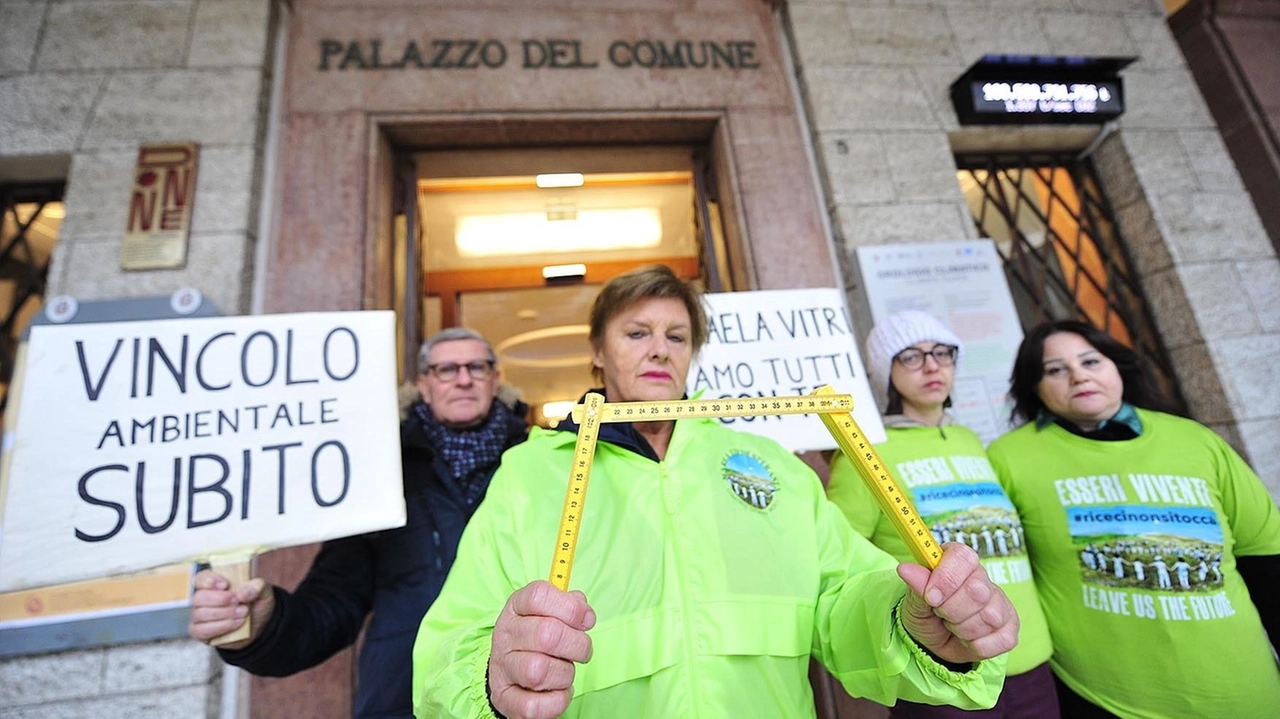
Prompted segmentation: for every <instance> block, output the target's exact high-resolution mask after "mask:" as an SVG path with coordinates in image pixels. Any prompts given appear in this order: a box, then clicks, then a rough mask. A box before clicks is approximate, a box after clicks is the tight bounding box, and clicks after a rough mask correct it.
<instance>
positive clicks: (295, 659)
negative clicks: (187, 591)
mask: <svg viewBox="0 0 1280 719" xmlns="http://www.w3.org/2000/svg"><path fill="white" fill-rule="evenodd" d="M495 401H497V400H495ZM524 409H525V408H524V407H523V406H520V407H517V408H516V410H515V411H514V412H513V413H512V414H513V416H512V418H511V421H510V422H509V423H508V427H507V442H506V447H507V448H510V447H512V446H514V445H516V444H519V443H520V442H522V441H524V438H525V432H526V428H525V425H524V421H523V419H522V417H523V410H524ZM400 443H401V458H402V462H403V469H404V494H405V515H406V523H405V526H404V527H400V528H398V529H392V530H387V531H384V532H374V533H371V534H363V535H359V536H355V537H347V538H345V539H337V540H333V541H329V542H325V543H324V545H323V547H321V549H320V553H319V554H317V555H316V559H315V562H314V563H313V564H312V565H311V570H310V571H309V572H307V576H306V577H305V578H304V579H303V580H302V583H301V584H299V585H298V588H297V590H296V591H294V592H293V593H289V592H286V591H285V590H283V589H281V588H280V587H275V588H274V591H275V600H276V607H275V612H274V613H273V614H272V615H271V619H270V620H269V621H268V622H267V625H266V626H265V627H263V630H262V632H261V633H260V634H259V636H258V638H257V639H255V640H254V642H253V644H251V645H249V646H248V647H245V648H244V649H239V650H233V651H221V652H220V654H221V655H222V658H223V660H224V661H226V662H227V663H228V664H232V665H235V666H238V667H240V668H242V669H244V670H246V671H248V672H250V673H252V674H257V675H260V676H270V677H281V676H288V675H290V674H293V673H295V672H299V671H302V670H303V669H309V668H311V667H313V666H315V665H317V664H319V663H321V662H323V661H324V660H326V659H328V658H329V657H331V656H333V655H334V654H336V653H337V652H339V651H341V650H342V649H344V648H346V647H348V646H350V645H351V644H352V643H353V642H355V640H356V638H357V637H358V636H359V634H360V629H361V627H363V626H364V620H365V616H366V615H368V614H369V612H373V618H372V619H371V620H370V621H369V628H368V632H367V633H366V635H365V640H364V645H363V647H362V648H361V650H360V658H359V679H358V680H357V689H356V697H355V713H354V716H355V717H357V718H359V719H386V718H389V717H396V718H397V719H398V718H400V717H403V718H405V719H412V717H413V698H412V683H413V642H414V639H415V638H416V637H417V635H418V625H419V624H420V623H421V621H422V615H423V614H426V612H427V609H428V608H429V607H430V606H431V603H432V602H434V601H435V600H436V597H437V596H438V595H439V594H440V587H441V586H442V585H443V584H444V579H445V576H446V575H447V574H448V573H449V567H451V566H452V565H453V559H454V557H455V556H456V555H457V552H458V540H459V539H460V538H461V537H462V530H463V528H464V527H466V524H467V521H468V520H470V519H471V515H472V513H473V512H475V510H476V506H477V505H478V504H479V500H476V501H475V503H473V504H471V505H468V504H467V503H466V501H465V500H464V499H463V492H462V489H461V488H460V487H459V486H458V485H457V483H456V482H455V481H454V480H453V478H452V476H451V475H450V473H449V468H448V465H447V464H446V463H445V462H444V461H443V459H441V458H440V457H438V456H437V453H436V452H435V450H434V449H432V447H431V446H430V445H429V444H428V440H427V436H426V434H425V432H424V430H423V427H422V422H421V420H420V419H418V416H417V413H416V412H414V411H410V412H409V419H408V420H407V421H406V422H405V423H404V425H403V426H402V427H401V434H400ZM497 468H498V465H497V463H496V462H495V463H494V465H493V466H492V467H489V468H488V470H487V472H486V473H485V475H484V480H483V481H484V482H485V487H486V489H487V488H488V482H489V480H491V479H492V478H493V473H494V472H495V471H496V470H497Z"/></svg>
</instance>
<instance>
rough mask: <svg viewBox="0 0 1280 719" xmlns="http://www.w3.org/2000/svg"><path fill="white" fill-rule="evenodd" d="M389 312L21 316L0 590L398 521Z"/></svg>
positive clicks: (0, 539)
mask: <svg viewBox="0 0 1280 719" xmlns="http://www.w3.org/2000/svg"><path fill="white" fill-rule="evenodd" d="M394 323H395V315H394V313H392V312H385V311H383V312H327V313H308V314H292V315H259V316H247V317H213V318H203V319H173V320H156V321H148V322H114V323H98V324H72V325H61V326H57V325H45V326H39V327H33V328H32V331H31V339H30V341H29V345H28V349H27V365H26V367H27V368H26V376H25V379H24V382H23V388H22V397H21V404H20V406H19V416H18V420H17V427H16V430H15V438H14V443H13V446H12V448H11V450H10V451H11V452H12V462H11V464H10V467H9V471H8V474H7V476H6V484H7V491H5V493H4V495H3V524H0V531H2V534H0V591H8V590H15V589H25V588H29V587H37V586H44V585H49V584H55V583H61V582H70V581H76V580H81V579H89V578H95V577H105V576H113V575H118V574H122V573H126V572H133V571H138V570H143V569H148V568H151V567H157V566H161V565H164V564H170V563H175V562H187V561H199V560H205V559H209V558H212V557H227V556H240V557H247V556H248V555H250V554H253V553H257V552H260V551H264V550H267V549H271V548H275V547H283V546H290V545H294V544H304V543H309V542H315V541H320V540H324V539H330V538H333V537H341V536H347V535H352V534H359V533H363V532H369V531H374V530H378V529H386V528H389V527H396V526H402V525H403V524H404V521H405V518H404V494H403V490H402V486H401V481H402V480H401V473H400V443H399V436H400V435H399V412H398V406H397V400H396V368H395V335H394Z"/></svg>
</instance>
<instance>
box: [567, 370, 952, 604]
mask: <svg viewBox="0 0 1280 719" xmlns="http://www.w3.org/2000/svg"><path fill="white" fill-rule="evenodd" d="M852 411H853V397H852V396H850V395H847V394H837V393H836V392H835V391H834V390H832V389H831V388H830V387H821V388H819V389H817V390H815V391H814V392H813V393H812V394H809V395H804V396H796V397H758V398H748V397H743V398H738V399H702V400H670V401H664V402H609V403H606V402H605V401H604V397H603V396H601V395H599V394H596V393H594V392H591V393H588V394H587V396H586V398H585V400H584V401H583V403H582V404H580V405H577V406H575V407H574V408H573V421H574V422H577V423H578V441H577V444H576V445H575V446H574V450H573V465H572V467H571V468H570V471H569V487H568V489H567V490H566V492H565V497H564V510H563V512H562V513H561V515H560V531H559V533H558V534H557V538H556V549H555V553H554V555H553V556H552V559H551V583H552V584H554V585H555V586H556V587H558V588H559V589H561V590H562V591H568V589H569V574H570V572H571V571H572V570H573V554H574V550H575V549H576V548H577V546H578V528H579V526H580V525H581V523H582V511H583V508H584V507H585V505H586V500H587V483H588V481H589V480H590V478H591V465H592V461H593V459H594V456H595V448H596V441H597V439H598V438H599V435H600V425H601V424H603V423H606V422H661V421H671V420H676V419H689V418H698V417H751V416H758V415H782V414H817V415H819V416H820V417H821V418H822V421H823V424H825V425H826V427H827V430H828V431H830V432H831V434H832V436H833V437H835V439H836V442H837V444H839V445H840V448H841V449H842V450H844V452H845V454H847V455H848V456H849V458H850V459H851V460H853V464H854V466H855V467H857V468H858V474H859V475H860V476H861V477H862V479H863V481H865V482H866V483H867V486H868V487H870V488H871V490H872V493H873V494H875V496H876V498H877V501H879V503H880V507H881V509H883V510H884V511H885V513H886V514H888V516H889V518H890V519H891V520H892V521H893V524H894V527H895V528H897V530H898V533H899V534H900V535H901V536H902V538H903V540H905V541H906V543H907V546H908V547H910V548H911V552H912V555H913V556H914V557H915V558H916V559H917V560H918V561H919V562H920V563H921V564H923V565H925V566H927V567H929V568H930V569H933V568H934V567H936V566H937V565H938V560H939V559H941V557H942V551H941V550H940V549H939V548H938V546H937V544H936V543H935V542H934V541H933V535H932V534H930V533H929V529H928V527H926V526H925V523H924V520H922V519H921V518H920V515H919V514H917V513H916V510H915V507H914V506H912V504H911V500H910V499H909V498H908V497H907V496H906V495H904V494H902V491H901V490H900V489H898V486H897V484H896V483H895V482H894V480H893V478H892V477H891V476H890V475H889V473H888V470H887V469H886V468H885V467H884V463H883V462H881V461H880V457H879V456H878V455H877V454H876V453H875V450H874V449H872V447H871V443H870V442H868V441H866V438H865V436H864V435H863V434H862V430H861V429H860V428H859V427H858V424H857V423H856V422H854V420H853V416H852V414H851V412H852Z"/></svg>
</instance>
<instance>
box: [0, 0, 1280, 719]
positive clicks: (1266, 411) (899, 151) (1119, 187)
mask: <svg viewBox="0 0 1280 719" xmlns="http://www.w3.org/2000/svg"><path fill="white" fill-rule="evenodd" d="M662 38H679V39H690V41H691V43H694V44H691V45H690V51H693V50H694V49H695V47H696V42H699V41H702V40H704V39H705V40H706V41H709V42H715V43H719V45H718V47H720V49H721V51H722V52H723V53H724V54H723V55H721V56H720V57H721V62H722V64H723V65H724V67H722V68H719V69H713V68H701V69H698V70H696V71H695V70H693V69H689V68H686V69H683V70H679V71H677V70H675V69H671V68H669V67H668V68H663V67H661V63H662V61H661V59H660V57H659V55H657V54H655V55H653V56H649V55H646V54H645V53H647V52H650V51H651V50H652V51H653V52H655V53H656V52H660V50H653V47H656V46H650V50H644V49H643V48H642V47H641V45H639V43H640V42H642V41H644V40H646V39H649V40H655V41H656V39H662ZM445 39H467V40H475V41H477V42H476V45H475V47H474V48H473V52H475V53H476V54H475V56H474V58H472V59H471V60H464V59H463V58H462V57H461V56H456V57H453V58H452V60H450V59H441V60H439V62H438V63H437V62H436V59H433V58H432V57H426V56H421V55H419V57H417V58H414V57H413V56H412V54H411V53H410V51H409V49H408V43H409V42H410V41H411V40H416V41H417V42H419V43H421V46H420V47H419V52H425V51H424V50H422V49H421V48H423V47H426V46H427V45H428V44H429V42H430V41H432V40H445ZM530 39H537V40H538V41H540V42H542V43H543V45H542V48H543V50H541V51H540V52H544V53H545V52H547V51H548V50H549V49H550V48H551V47H552V46H551V45H550V44H549V41H550V40H564V41H566V42H573V41H576V42H577V43H578V44H577V45H572V44H565V45H560V46H556V47H559V48H560V54H558V55H557V57H558V58H559V60H558V61H557V62H559V63H560V66H558V67H557V66H556V62H553V61H552V60H551V59H550V56H542V57H541V59H539V58H538V57H532V56H530V55H528V54H527V53H530V52H539V51H537V50H536V49H531V48H533V46H529V45H524V44H523V42H524V41H528V40H530ZM371 40H376V41H377V42H378V43H379V44H378V45H377V47H376V48H375V47H374V45H373V44H371V42H370V41H371ZM486 41H493V42H495V43H497V45H489V47H490V48H495V47H497V46H498V45H500V46H501V47H502V49H503V53H504V55H503V61H502V62H501V63H499V62H498V58H499V56H498V54H497V52H498V51H497V50H496V49H491V50H490V53H491V54H490V55H488V56H486V55H484V54H483V48H484V47H485V44H484V43H485V42H486ZM620 41H625V43H626V44H625V45H624V46H623V47H622V49H619V50H616V51H615V50H613V48H614V44H615V43H616V42H620ZM730 43H737V44H736V45H733V46H732V47H730V45H729V44H730ZM435 47H436V48H437V49H438V48H439V47H440V46H439V45H436V46H435ZM454 48H455V49H456V50H458V51H459V52H460V51H461V50H462V49H463V46H461V45H456V46H454ZM668 50H670V47H668ZM611 52H614V53H615V54H612V55H611V54H610V53H611ZM713 52H714V51H713ZM735 52H736V53H737V55H733V53H735ZM992 53H1003V54H1019V55H1064V56H1071V55H1089V56H1127V57H1136V58H1137V60H1136V61H1135V62H1133V63H1132V64H1131V65H1129V66H1128V68H1127V69H1125V71H1124V73H1123V77H1124V81H1125V86H1126V91H1127V103H1126V104H1127V108H1126V111H1125V113H1124V115H1123V116H1122V117H1121V118H1119V120H1117V121H1115V122H1113V123H1110V124H1108V125H1107V126H1106V127H1097V126H1095V127H1091V128H1071V129H1063V128H1053V127H1018V128H1013V129H1010V128H1001V129H993V128H990V127H973V126H961V125H960V124H959V122H958V120H957V118H956V114H955V112H954V110H953V109H952V106H951V102H950V99H949V94H948V93H949V87H950V84H951V83H952V82H953V81H954V80H955V79H956V77H958V76H959V75H960V74H961V73H962V72H963V71H964V70H965V69H966V68H967V67H969V66H970V65H971V64H972V63H973V62H974V61H975V60H977V59H978V58H980V57H982V56H983V55H987V54H992ZM553 54H554V53H553ZM650 60H652V61H650ZM397 63H398V67H391V65H395V64H397ZM450 63H452V64H453V65H455V66H456V67H451V68H450V67H445V66H444V65H448V64H450ZM468 63H471V64H473V65H474V67H462V66H465V65H467V64H468ZM591 63H595V64H594V65H592V64H591ZM433 65H434V66H433ZM160 141H194V142H198V143H200V145H201V155H200V165H199V181H198V184H197V187H196V208H195V214H194V217H193V224H192V228H191V229H192V231H191V236H190V242H189V248H190V249H189V253H190V254H189V259H188V262H187V263H186V266H185V267H184V268H182V269H176V270H162V271H142V272H138V271H132V272H127V271H124V270H121V269H120V268H119V261H118V256H119V246H120V242H121V236H122V231H123V228H124V225H125V215H126V211H127V197H128V192H129V188H130V186H131V181H132V178H131V173H132V168H133V163H134V161H135V159H136V156H137V150H138V146H139V145H141V144H143V143H150V142H160ZM673 142H674V143H681V144H685V145H691V146H696V147H699V148H702V149H703V150H704V151H705V153H706V156H707V157H708V158H709V159H708V164H709V167H710V169H711V177H712V182H713V183H714V184H715V185H716V186H715V188H714V190H715V194H716V195H717V197H718V198H719V200H720V208H721V216H722V217H723V218H724V220H723V222H724V234H725V238H726V239H725V241H726V243H727V246H729V247H731V248H733V252H732V258H731V261H728V262H726V263H725V268H724V269H725V272H726V274H727V275H728V277H729V279H730V280H731V282H729V283H728V284H729V285H730V286H733V287H734V288H737V289H775V288H788V287H818V286H830V285H833V284H840V285H843V286H844V287H846V288H847V289H848V290H849V293H850V294H849V296H850V301H851V304H854V305H856V304H857V303H859V302H861V299H860V297H859V295H858V292H857V290H858V288H857V284H858V279H857V272H856V269H855V267H854V263H853V258H854V254H855V252H856V250H857V248H858V247H860V246H865V245H871V244H887V243H899V242H901V243H910V242H918V241H932V240H943V239H963V238H976V237H977V236H978V233H977V230H976V229H975V224H974V220H973V216H972V214H971V210H970V207H969V205H968V204H967V203H966V200H965V197H964V196H963V194H962V191H961V187H960V185H959V184H958V182H957V166H956V155H957V153H961V152H996V151H1006V150H1007V151H1030V150H1037V149H1044V148H1053V149H1055V150H1057V151H1067V152H1073V153H1077V154H1082V155H1086V156H1087V157H1088V158H1089V159H1090V161H1091V162H1092V163H1093V164H1094V166H1095V167H1096V169H1097V172H1098V176H1099V178H1100V179H1101V181H1102V184H1103V186H1104V190H1105V193H1106V195H1107V198H1108V199H1109V201H1110V204H1111V206H1112V207H1113V209H1114V211H1115V216H1116V220H1117V223H1118V225H1119V227H1120V229H1121V231H1122V234H1123V236H1124V238H1125V241H1126V242H1127V249H1128V253H1129V257H1130V259H1131V260H1132V265H1133V271H1134V274H1135V276H1136V278H1137V281H1138V283H1139V285H1140V286H1141V288H1142V290H1143V293H1144V294H1145V298H1146V302H1147V306H1148V308H1149V310H1150V313H1151V316H1152V318H1153V320H1154V323H1155V326H1156V329H1157V331H1158V333H1159V335H1160V337H1161V340H1162V343H1163V347H1164V349H1165V350H1167V352H1168V354H1169V357H1170V360H1171V363H1172V366H1173V370H1174V374H1175V376H1176V379H1177V381H1178V384H1179V386H1180V388H1181V392H1182V395H1183V397H1184V398H1185V401H1186V404H1187V407H1188V408H1189V410H1190V412H1191V413H1192V415H1193V416H1194V417H1195V418H1196V419H1198V420H1200V421H1202V422H1204V423H1206V424H1209V425H1210V426H1212V427H1213V428H1214V429H1216V430H1217V431H1219V432H1220V433H1222V434H1223V435H1224V436H1225V437H1227V438H1228V439H1229V441H1231V442H1232V444H1233V445H1235V446H1236V447H1238V448H1239V449H1240V450H1242V451H1243V452H1244V453H1245V454H1246V455H1247V456H1248V457H1249V459H1250V460H1251V461H1252V463H1253V465H1254V466H1255V467H1256V468H1257V470H1258V472H1259V474H1260V475H1261V476H1262V477H1263V479H1264V481H1265V482H1266V483H1267V485H1268V486H1269V487H1270V489H1271V491H1272V493H1273V495H1275V496H1280V376H1277V373H1280V369H1277V367H1276V364H1275V363H1274V362H1272V361H1271V359H1272V358H1273V357H1274V356H1276V355H1277V354H1280V262H1278V261H1277V257H1276V249H1275V245H1273V242H1272V240H1271V239H1270V238H1269V237H1268V234H1267V231H1266V229H1265V227H1264V225H1263V222H1262V220H1261V219H1260V216H1259V213H1258V212H1257V211H1256V209H1255V207H1254V204H1253V201H1252V200H1251V198H1250V195H1249V194H1248V192H1247V191H1246V188H1245V186H1244V184H1243V183H1242V180H1241V174H1240V172H1239V171H1238V170H1237V167H1236V165H1235V164H1234V163H1233V161H1232V158H1231V156H1230V154H1229V153H1228V150H1227V147H1226V145H1225V143H1224V141H1223V138H1222V135H1221V134H1220V133H1219V131H1218V128H1217V125H1216V124H1215V121H1214V118H1213V116H1212V114H1211V113H1210V109H1209V108H1208V106H1207V105H1206V103H1205V100H1204V96H1203V94H1202V92H1201V91H1200V90H1199V89H1198V87H1197V85H1196V80H1195V78H1194V77H1193V74H1192V72H1191V71H1190V70H1189V68H1188V65H1187V61H1186V59H1185V58H1184V55H1183V53H1182V52H1181V50H1180V49H1179V47H1178V44H1177V42H1176V41H1175V38H1174V35H1173V33H1172V32H1171V30H1170V28H1169V24H1168V20H1167V17H1166V8H1165V6H1164V5H1163V4H1161V3H1160V2H1158V1H1157V0H843V1H841V0H790V1H789V2H765V1H763V0H660V1H659V2H641V1H640V0H613V1H611V2H607V3H583V2H579V1H577V0H538V1H536V2H535V1H533V0H529V1H527V2H520V3H500V2H490V3H476V2H461V1H450V0H419V1H417V2H405V1H404V0H292V1H291V2H271V1H270V0H95V1H93V2H88V1H84V2H81V1H76V0H69V1H62V0H51V1H49V2H41V1H38V0H31V1H26V0H0V184H3V183H15V182H32V181H39V180H61V181H65V183H66V192H65V206H66V218H65V220H64V221H63V223H62V226H61V230H60V233H59V237H58V244H57V246H56V249H55V254H54V259H53V262H52V263H51V266H50V270H49V280H48V286H49V290H48V294H50V295H56V294H70V295H74V296H76V297H78V298H80V299H108V298H118V297H136V296H147V295H156V294H167V293H169V292H172V291H174V290H176V289H178V288H181V287H185V286H193V287H196V288H198V289H200V290H201V291H202V292H203V293H204V295H205V296H206V297H207V298H209V299H210V300H212V301H213V302H214V303H215V304H216V306H217V307H218V308H219V310H220V311H221V312H222V313H223V314H243V313H251V312H288V311H302V310H321V309H361V308H381V307H391V306H394V298H393V297H391V296H390V292H391V291H390V289H388V288H389V287H390V285H391V283H390V282H389V280H388V278H389V277H390V273H391V269H390V266H391V264H392V261H391V259H390V258H389V250H388V247H389V245H388V242H389V240H388V238H389V236H390V235H391V234H392V232H393V227H392V226H393V223H394V220H393V218H392V214H393V208H394V206H395V201H394V198H393V197H392V196H393V195H394V194H395V190H394V189H393V188H394V187H395V184H396V177H397V172H398V169H397V167H398V163H399V162H400V160H402V159H403V158H404V157H405V156H407V155H409V154H411V153H413V152H419V151H423V150H434V151H441V150H467V149H474V148H486V149H495V148H496V149H499V150H501V149H503V148H517V147H530V146H534V147H542V148H548V147H549V148H554V147H557V146H561V145H573V146H583V145H612V144H618V143H629V144H637V143H639V144H643V143H653V144H660V143H673ZM856 309H857V308H856V306H855V310H856ZM312 551H313V550H308V549H295V550H288V551H284V552H277V553H273V554H271V555H267V556H264V557H263V558H262V559H261V561H260V563H259V571H260V572H261V573H262V574H263V575H264V576H267V577H269V578H271V579H273V580H275V581H277V582H279V583H281V584H284V585H286V586H287V585H289V584H291V583H292V582H296V581H297V580H298V578H299V577H300V576H301V574H302V573H303V572H304V571H305V568H306V566H307V565H308V563H309V561H310V557H311V556H312ZM352 672H353V663H352V660H351V654H350V652H345V653H343V654H342V655H339V656H338V657H335V658H334V659H333V660H331V661H330V662H327V663H326V664H325V665H323V666H321V667H319V668H317V669H316V670H312V671H310V672H308V673H305V674H303V675H300V676H298V677H295V678H292V679H288V680H283V681H281V680H270V681H264V680H257V679H252V680H248V679H246V678H244V677H242V676H240V675H238V674H236V673H234V672H230V671H224V669H223V667H222V666H221V664H220V662H218V660H217V658H216V656H215V655H214V654H213V653H212V652H211V651H210V650H208V649H206V648H205V647H203V646H202V645H199V644H196V643H194V642H191V641H188V640H185V639H183V638H181V637H173V638H169V639H164V640H159V641H151V642H144V643H117V642H113V641H110V640H108V641H105V642H103V643H101V644H99V645H98V646H91V647H87V648H80V649H69V650H64V651H58V652H52V653H40V654H32V655H22V656H13V657H8V658H4V659H0V719H9V718H16V717H23V718H25V717H36V716H39V717H56V716H68V717H69V716H84V715H90V714H93V715H97V716H104V717H111V716H131V717H153V716H154V717H173V716H183V717H195V716H204V717H209V718H210V719H212V718H213V717H227V718H229V717H232V716H250V715H252V716H254V717H267V716H281V717H284V716H335V717H337V716H345V715H346V714H347V709H346V707H347V706H349V703H350V696H351V677H352ZM819 686H820V687H825V685H824V684H821V683H820V684H819ZM818 702H819V706H820V708H821V711H822V713H823V714H824V716H840V717H855V716H877V715H878V712H877V710H876V709H875V708H873V707H869V706H866V705H865V704H860V703H857V702H850V701H848V700H847V699H846V698H841V697H839V696H838V693H837V692H828V691H827V690H826V689H825V688H822V689H820V691H819V692H818Z"/></svg>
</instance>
